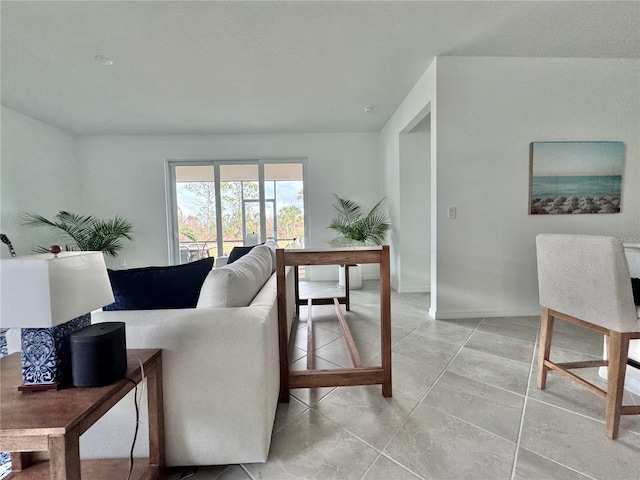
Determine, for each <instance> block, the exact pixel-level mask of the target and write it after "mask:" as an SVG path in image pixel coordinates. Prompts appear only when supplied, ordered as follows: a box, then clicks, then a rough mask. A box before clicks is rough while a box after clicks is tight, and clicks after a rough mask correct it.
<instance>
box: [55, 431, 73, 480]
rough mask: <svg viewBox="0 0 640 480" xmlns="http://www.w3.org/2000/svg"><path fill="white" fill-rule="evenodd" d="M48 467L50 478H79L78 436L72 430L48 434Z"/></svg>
mask: <svg viewBox="0 0 640 480" xmlns="http://www.w3.org/2000/svg"><path fill="white" fill-rule="evenodd" d="M49 468H50V470H51V479H52V480H78V479H79V478H80V437H79V436H78V435H76V434H74V432H69V433H67V434H66V435H51V436H49Z"/></svg>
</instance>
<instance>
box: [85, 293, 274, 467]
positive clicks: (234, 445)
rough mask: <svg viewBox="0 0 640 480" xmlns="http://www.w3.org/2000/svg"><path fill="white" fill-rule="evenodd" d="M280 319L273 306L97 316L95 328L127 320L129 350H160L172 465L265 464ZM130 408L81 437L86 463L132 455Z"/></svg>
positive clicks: (108, 417) (123, 408)
mask: <svg viewBox="0 0 640 480" xmlns="http://www.w3.org/2000/svg"><path fill="white" fill-rule="evenodd" d="M276 313H277V306H276V303H275V302H273V303H272V304H271V305H257V306H249V307H240V308H211V309H195V308H194V309H176V310H155V311H151V310H137V311H130V310H129V311H127V310H122V311H110V312H96V313H95V314H94V315H93V318H92V322H93V323H100V322H106V321H122V322H125V323H126V339H127V348H162V358H163V362H162V363H163V379H164V385H163V386H164V411H165V438H166V449H167V463H168V465H215V464H224V463H242V462H247V463H249V462H259V461H265V460H266V458H267V455H268V451H269V444H270V436H271V431H272V427H273V419H274V416H275V410H276V406H277V399H278V390H279V380H278V379H279V370H278V366H279V364H278V326H277V314H276ZM130 404H131V402H130V401H129V400H127V399H124V401H123V405H120V404H119V405H116V407H119V409H116V413H114V414H113V415H111V412H109V413H108V414H107V415H106V416H105V417H104V420H105V422H103V424H102V425H101V427H100V429H99V431H97V432H95V433H94V434H92V435H87V434H89V433H90V431H88V432H87V433H86V434H85V435H83V437H85V436H87V437H88V438H87V440H86V441H84V443H83V445H82V446H83V450H82V453H83V457H85V458H99V457H104V456H105V455H104V452H108V453H109V455H108V456H110V457H121V456H125V457H126V456H128V452H127V450H126V448H123V447H128V446H129V445H127V443H128V442H122V436H123V435H122V432H123V431H126V428H127V426H129V425H134V424H135V419H134V417H133V416H132V411H131V407H130ZM127 410H128V411H127ZM101 420H103V419H101ZM143 452H144V450H142V452H140V454H142V455H144V453H143ZM239 452H247V453H239ZM243 455H244V457H243Z"/></svg>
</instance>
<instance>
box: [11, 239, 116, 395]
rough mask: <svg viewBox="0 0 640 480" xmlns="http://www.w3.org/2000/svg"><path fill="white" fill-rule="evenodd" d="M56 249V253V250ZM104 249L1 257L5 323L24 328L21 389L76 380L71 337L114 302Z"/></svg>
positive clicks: (45, 387)
mask: <svg viewBox="0 0 640 480" xmlns="http://www.w3.org/2000/svg"><path fill="white" fill-rule="evenodd" d="M52 251H54V250H53V249H52ZM113 301H114V298H113V291H112V290H111V283H110V282H109V277H108V274H107V269H106V265H105V262H104V256H103V254H102V252H61V253H57V254H53V253H43V254H36V255H25V256H20V257H13V258H8V259H2V260H1V261H0V326H1V327H2V328H3V329H6V328H13V327H16V328H20V329H22V330H21V342H20V344H21V353H22V380H23V385H21V386H20V387H18V388H19V389H20V390H23V391H24V390H46V389H57V388H58V387H59V385H61V384H65V383H68V382H69V381H70V378H71V359H70V356H71V353H70V336H71V334H72V333H73V332H75V331H77V330H79V329H81V328H83V327H86V326H88V325H89V324H90V323H91V311H92V310H95V309H97V308H100V307H103V306H105V305H108V304H110V303H113Z"/></svg>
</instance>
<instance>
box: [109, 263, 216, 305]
mask: <svg viewBox="0 0 640 480" xmlns="http://www.w3.org/2000/svg"><path fill="white" fill-rule="evenodd" d="M213 261H214V258H205V259H203V260H198V261H196V262H191V263H185V264H184V265H171V266H168V267H144V268H130V269H127V270H107V272H108V273H109V280H110V281H111V288H112V289H113V296H114V297H115V300H116V301H115V302H114V303H112V304H111V305H107V306H106V307H104V308H103V310H157V309H162V308H193V307H195V306H196V304H197V303H198V297H199V296H200V288H201V287H202V284H203V283H204V279H205V278H206V277H207V275H208V274H209V272H210V271H211V269H212V268H213Z"/></svg>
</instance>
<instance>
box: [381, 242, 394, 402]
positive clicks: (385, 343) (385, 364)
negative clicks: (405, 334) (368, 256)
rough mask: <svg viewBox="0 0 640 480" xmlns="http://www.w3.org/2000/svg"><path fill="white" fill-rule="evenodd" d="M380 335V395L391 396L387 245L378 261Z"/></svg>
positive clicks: (389, 294) (389, 269)
mask: <svg viewBox="0 0 640 480" xmlns="http://www.w3.org/2000/svg"><path fill="white" fill-rule="evenodd" d="M380 329H381V332H380V335H381V337H382V338H381V342H382V377H383V380H382V395H383V396H384V397H391V396H392V393H393V392H392V388H391V267H390V265H389V246H388V245H385V246H383V247H382V261H381V262H380Z"/></svg>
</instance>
